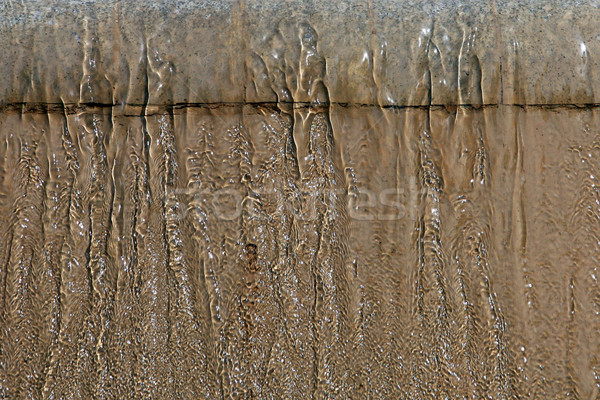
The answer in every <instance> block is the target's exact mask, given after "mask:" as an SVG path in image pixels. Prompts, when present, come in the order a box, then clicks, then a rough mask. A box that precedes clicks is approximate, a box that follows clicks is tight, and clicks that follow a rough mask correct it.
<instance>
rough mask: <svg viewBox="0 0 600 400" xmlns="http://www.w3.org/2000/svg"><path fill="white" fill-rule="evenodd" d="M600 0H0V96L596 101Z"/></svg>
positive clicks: (38, 99)
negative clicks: (140, 0)
mask: <svg viewBox="0 0 600 400" xmlns="http://www.w3.org/2000/svg"><path fill="white" fill-rule="evenodd" d="M599 20H600V2H598V1H587V2H584V1H544V2H542V1H529V2H515V1H486V2H481V1H474V0H471V1H444V0H438V1H432V2H423V3H421V2H417V1H388V0H373V1H343V2H342V1H339V2H328V1H183V0H180V1H159V2H152V3H150V2H148V3H138V2H133V1H112V2H111V1H109V2H96V1H41V0H36V1H23V2H19V1H16V0H11V1H5V2H3V3H2V4H1V5H0V38H1V39H0V104H19V103H38V104H39V103H53V104H54V103H65V104H80V103H86V104H90V103H91V104H106V105H110V104H113V105H125V104H131V105H139V104H142V105H144V104H154V105H170V104H204V103H239V104H245V103H263V102H269V103H271V102H285V103H309V104H329V103H342V104H358V105H374V106H427V105H432V104H435V105H474V106H478V105H497V104H508V105H512V104H517V105H582V104H598V103H600V95H599V93H600V73H599V62H598V57H597V55H598V54H600V24H598V23H597V21H599Z"/></svg>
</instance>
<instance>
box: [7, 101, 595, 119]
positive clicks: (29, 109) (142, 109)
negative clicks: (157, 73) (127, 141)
mask: <svg viewBox="0 0 600 400" xmlns="http://www.w3.org/2000/svg"><path fill="white" fill-rule="evenodd" d="M244 106H250V107H257V108H260V107H262V108H271V109H276V108H278V107H281V106H284V107H285V106H291V107H292V108H295V109H302V108H312V109H319V108H328V107H332V106H333V107H335V106H337V107H342V108H380V109H421V110H428V109H455V108H467V109H475V110H477V109H483V108H494V107H519V108H523V109H528V108H531V109H561V108H564V109H593V108H597V107H600V103H539V104H518V103H512V104H510V103H489V104H430V105H428V104H424V105H391V104H384V105H378V104H368V103H346V102H331V103H318V104H314V103H311V102H300V101H297V102H271V101H265V102H209V103H171V104H112V103H34V102H23V103H4V104H2V103H0V112H7V113H14V112H17V113H18V112H20V113H61V114H63V113H66V114H74V113H78V112H93V111H94V109H117V110H123V111H129V112H125V113H123V115H128V116H140V115H152V114H161V113H168V112H169V111H171V110H182V109H188V108H208V109H217V108H235V107H244ZM134 111H139V112H134Z"/></svg>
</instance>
